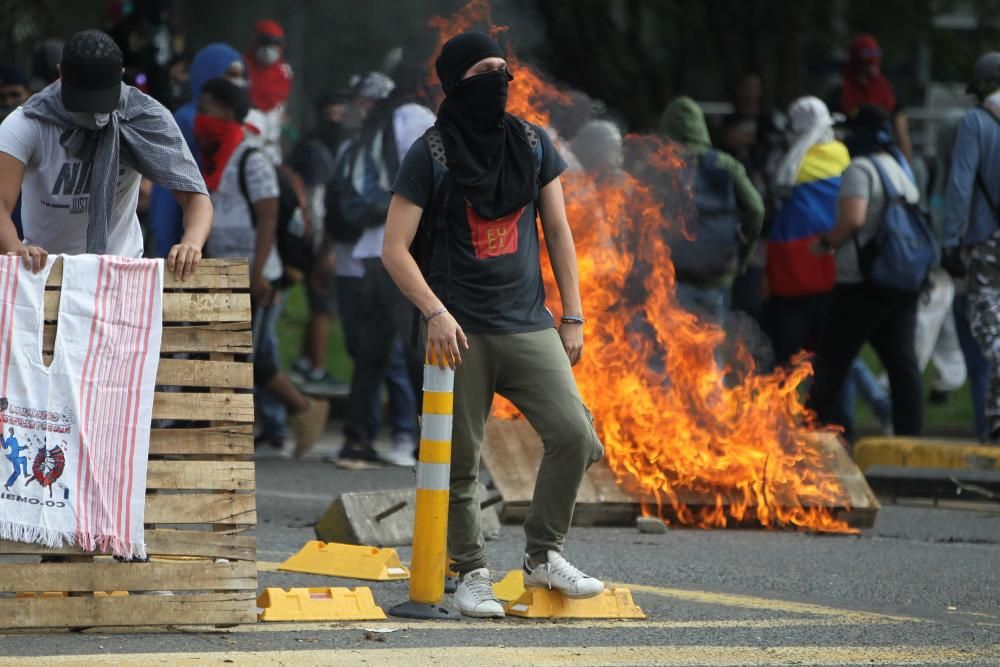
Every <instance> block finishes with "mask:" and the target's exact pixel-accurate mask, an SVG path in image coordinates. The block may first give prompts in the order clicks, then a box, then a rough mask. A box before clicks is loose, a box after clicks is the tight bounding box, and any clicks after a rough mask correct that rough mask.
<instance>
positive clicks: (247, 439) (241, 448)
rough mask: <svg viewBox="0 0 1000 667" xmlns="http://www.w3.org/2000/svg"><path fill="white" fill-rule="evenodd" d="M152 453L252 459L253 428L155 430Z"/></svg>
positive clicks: (152, 436)
mask: <svg viewBox="0 0 1000 667" xmlns="http://www.w3.org/2000/svg"><path fill="white" fill-rule="evenodd" d="M149 453H150V454H151V455H158V456H163V455H171V454H174V455H176V454H180V455H198V456H211V455H228V456H250V455H252V454H253V425H252V424H241V425H239V426H212V427H209V428H154V429H153V430H152V431H150V434H149Z"/></svg>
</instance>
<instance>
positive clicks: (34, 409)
mask: <svg viewBox="0 0 1000 667" xmlns="http://www.w3.org/2000/svg"><path fill="white" fill-rule="evenodd" d="M62 261H63V284H62V293H61V296H60V302H59V316H58V328H57V331H56V340H55V346H54V352H53V357H52V361H51V364H50V365H48V366H46V365H45V362H44V361H43V357H42V347H41V342H42V335H43V326H44V324H45V322H44V312H45V282H46V279H47V278H48V273H49V271H50V270H51V269H52V265H53V264H54V262H55V258H50V259H49V263H48V265H47V266H46V268H45V270H44V271H42V272H40V273H38V274H34V275H33V274H32V273H31V272H30V271H27V270H26V269H24V267H23V265H22V264H21V261H20V258H17V257H0V429H2V436H0V452H2V454H3V457H0V481H2V482H3V488H2V489H0V539H8V540H17V541H21V542H37V543H40V544H45V545H48V546H61V545H63V544H78V545H80V546H81V547H82V548H83V549H85V550H88V551H100V552H103V553H107V552H108V551H111V552H113V553H114V554H115V555H116V556H123V557H130V556H138V557H145V555H146V547H145V544H144V543H143V508H144V501H145V495H146V459H147V458H148V454H149V427H150V421H151V419H152V412H153V387H154V384H155V381H156V369H157V366H158V365H159V357H160V339H161V336H162V331H163V325H162V317H163V305H162V303H163V265H162V261H161V260H142V259H130V258H124V257H112V256H96V255H79V256H63V257H62Z"/></svg>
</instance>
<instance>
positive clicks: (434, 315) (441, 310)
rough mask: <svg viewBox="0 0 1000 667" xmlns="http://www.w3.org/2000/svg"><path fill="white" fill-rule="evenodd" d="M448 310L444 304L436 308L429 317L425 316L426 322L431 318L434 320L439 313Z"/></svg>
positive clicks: (441, 313) (442, 313)
mask: <svg viewBox="0 0 1000 667" xmlns="http://www.w3.org/2000/svg"><path fill="white" fill-rule="evenodd" d="M447 312H448V309H447V308H445V307H444V306H442V307H441V308H438V309H437V310H435V311H434V312H432V313H431V314H430V315H428V316H427V317H425V318H424V322H430V321H431V320H433V319H434V318H435V317H437V316H438V315H444V314H445V313H447Z"/></svg>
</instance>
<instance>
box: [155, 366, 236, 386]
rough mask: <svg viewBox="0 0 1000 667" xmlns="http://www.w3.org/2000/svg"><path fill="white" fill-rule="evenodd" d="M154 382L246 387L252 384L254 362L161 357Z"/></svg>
mask: <svg viewBox="0 0 1000 667" xmlns="http://www.w3.org/2000/svg"><path fill="white" fill-rule="evenodd" d="M156 384H158V385H165V386H171V385H172V386H176V387H213V388H223V389H249V388H251V387H253V364H252V363H250V362H248V361H205V360H202V359H161V360H160V365H159V368H158V369H157V372H156Z"/></svg>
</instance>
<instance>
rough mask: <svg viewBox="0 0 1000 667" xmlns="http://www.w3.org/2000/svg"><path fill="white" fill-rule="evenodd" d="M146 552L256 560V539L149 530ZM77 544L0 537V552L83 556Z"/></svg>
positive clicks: (154, 555)
mask: <svg viewBox="0 0 1000 667" xmlns="http://www.w3.org/2000/svg"><path fill="white" fill-rule="evenodd" d="M146 551H147V553H148V554H149V555H150V556H153V557H156V556H194V557H198V558H211V559H215V558H226V559H228V560H249V561H252V560H256V557H257V538H256V537H254V536H253V535H231V534H230V535H224V534H222V533H211V532H208V531H200V530H167V529H160V530H147V531H146ZM90 553H91V552H87V551H83V550H82V549H80V548H79V547H76V546H66V547H59V548H55V549H54V548H52V547H46V546H43V545H40V544H28V543H25V542H10V541H5V540H0V555H38V556H43V555H59V556H70V555H84V554H90Z"/></svg>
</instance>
